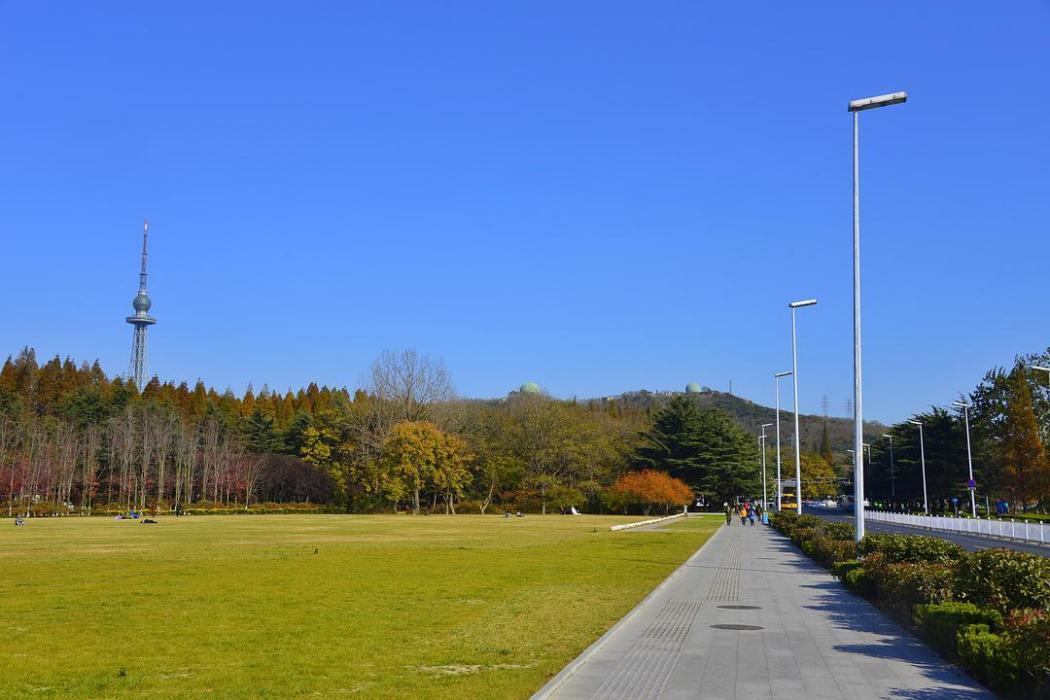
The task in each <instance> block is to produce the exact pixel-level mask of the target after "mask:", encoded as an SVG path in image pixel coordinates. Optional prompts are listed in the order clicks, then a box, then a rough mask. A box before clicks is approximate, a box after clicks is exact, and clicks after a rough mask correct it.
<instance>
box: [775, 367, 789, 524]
mask: <svg viewBox="0 0 1050 700" xmlns="http://www.w3.org/2000/svg"><path fill="white" fill-rule="evenodd" d="M789 374H791V373H790V372H777V373H776V374H774V375H773V383H774V384H775V385H776V392H777V511H778V512H779V511H780V510H781V499H782V497H783V494H784V487H783V486H781V484H780V378H781V377H786V376H787V375H789Z"/></svg>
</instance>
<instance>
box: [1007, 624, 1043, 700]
mask: <svg viewBox="0 0 1050 700" xmlns="http://www.w3.org/2000/svg"><path fill="white" fill-rule="evenodd" d="M1005 637H1006V640H1007V642H1008V644H1009V646H1010V650H1011V653H1012V654H1013V656H1014V658H1016V659H1017V662H1018V665H1019V666H1020V667H1021V668H1022V669H1024V671H1025V673H1026V674H1028V675H1030V676H1031V677H1032V679H1033V680H1034V681H1035V682H1037V683H1039V682H1041V683H1042V685H1043V687H1044V689H1046V690H1048V691H1050V612H1047V611H1046V610H1033V609H1026V610H1015V611H1014V612H1013V613H1011V614H1010V617H1009V618H1008V619H1007V621H1006V633H1005Z"/></svg>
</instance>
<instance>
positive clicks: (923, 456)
mask: <svg viewBox="0 0 1050 700" xmlns="http://www.w3.org/2000/svg"><path fill="white" fill-rule="evenodd" d="M908 422H909V423H911V424H912V425H917V426H919V458H920V459H921V460H922V462H921V463H922V512H923V513H925V514H926V515H929V514H930V506H929V503H927V501H926V445H925V444H924V443H923V439H922V421H921V420H910V421H908Z"/></svg>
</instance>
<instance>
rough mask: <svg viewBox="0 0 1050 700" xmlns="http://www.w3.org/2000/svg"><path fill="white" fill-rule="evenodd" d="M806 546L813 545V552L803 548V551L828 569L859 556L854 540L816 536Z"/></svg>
mask: <svg viewBox="0 0 1050 700" xmlns="http://www.w3.org/2000/svg"><path fill="white" fill-rule="evenodd" d="M805 544H806V545H811V547H810V549H811V550H812V551H807V549H806V547H803V549H802V551H804V552H806V554H808V555H809V556H811V557H813V559H814V560H815V561H816V562H817V563H818V564H820V565H821V566H823V567H825V568H828V569H830V568H831V567H833V566H834V565H835V564H836V563H837V562H840V561H846V560H849V559H853V558H854V557H856V555H857V547H856V544H855V543H854V542H853V540H837V539H832V538H831V537H827V536H825V535H816V536H815V537H813V538H812V539H810V540H807V541H806V543H805Z"/></svg>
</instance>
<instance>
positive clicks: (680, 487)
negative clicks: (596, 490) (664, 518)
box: [605, 469, 693, 515]
mask: <svg viewBox="0 0 1050 700" xmlns="http://www.w3.org/2000/svg"><path fill="white" fill-rule="evenodd" d="M605 502H606V505H607V506H608V508H609V509H610V510H622V511H623V512H624V513H627V511H628V510H630V508H631V507H632V506H637V507H640V508H641V509H642V512H643V513H645V515H649V512H650V511H651V510H652V509H653V507H654V506H655V507H657V508H660V507H662V508H663V510H664V512H667V511H668V510H670V509H671V507H672V506H684V505H688V504H689V503H692V502H693V490H692V489H690V488H689V487H688V486H687V485H686V483H685V482H684V481H682V480H681V479H675V478H674V477H671V476H668V475H667V474H666V473H664V472H661V471H656V470H655V469H645V470H643V471H640V472H628V473H626V474H624V475H623V476H621V477H620V478H619V479H617V480H616V483H614V484H613V485H612V486H610V487H609V489H608V491H606V494H605Z"/></svg>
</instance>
